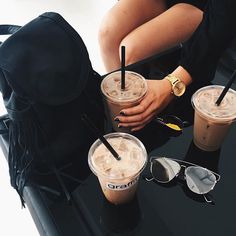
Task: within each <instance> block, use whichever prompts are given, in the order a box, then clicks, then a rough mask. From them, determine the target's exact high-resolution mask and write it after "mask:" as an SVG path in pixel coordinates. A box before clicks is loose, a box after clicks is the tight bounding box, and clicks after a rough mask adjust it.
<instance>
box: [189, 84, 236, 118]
mask: <svg viewBox="0 0 236 236" xmlns="http://www.w3.org/2000/svg"><path fill="white" fill-rule="evenodd" d="M210 87H217V88H222V89H224V86H223V85H215V84H213V85H208V86H204V87H202V88H200V89H198V90H197V91H195V93H194V94H193V95H192V97H191V104H192V107H193V109H194V110H197V111H198V112H199V115H200V116H201V117H203V118H206V119H208V118H210V119H211V121H212V122H215V123H226V122H227V123H231V122H234V121H236V112H235V113H233V114H232V115H231V117H214V116H212V115H211V113H207V112H202V111H201V110H200V109H199V108H198V107H197V106H196V104H195V102H194V98H195V96H196V95H197V94H198V93H199V92H200V91H202V90H205V89H207V88H210ZM229 91H231V92H233V93H235V94H236V91H235V90H234V89H232V88H230V89H229ZM233 115H234V118H232V117H233Z"/></svg>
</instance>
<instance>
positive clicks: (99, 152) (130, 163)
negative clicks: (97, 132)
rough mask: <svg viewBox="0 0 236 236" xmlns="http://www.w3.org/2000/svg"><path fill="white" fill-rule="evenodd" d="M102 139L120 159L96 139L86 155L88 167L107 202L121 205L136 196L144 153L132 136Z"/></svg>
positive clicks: (123, 135) (143, 148)
mask: <svg viewBox="0 0 236 236" xmlns="http://www.w3.org/2000/svg"><path fill="white" fill-rule="evenodd" d="M104 137H105V138H106V139H107V141H108V142H109V143H110V144H111V146H112V147H113V148H114V149H115V150H116V152H118V154H119V156H121V160H119V161H118V160H116V159H115V158H114V156H113V155H112V154H111V153H110V152H109V151H108V149H107V148H106V147H105V146H104V144H103V143H102V142H101V141H100V139H98V140H96V141H95V142H94V143H93V145H92V146H91V148H90V150H89V153H88V163H89V167H90V169H91V170H92V172H93V173H94V174H95V175H96V176H97V178H98V180H99V183H100V186H101V189H102V191H103V194H104V196H105V197H106V199H107V200H108V201H109V202H111V203H113V204H116V205H117V204H124V203H127V202H129V201H131V200H132V199H133V198H134V196H135V193H136V189H137V186H138V180H139V176H140V173H141V172H142V171H143V169H144V168H145V166H146V164H147V152H146V149H145V147H144V145H143V144H142V142H141V141H140V140H139V139H137V138H136V137H134V136H133V135H130V134H127V133H119V132H116V133H110V134H107V135H105V136H104Z"/></svg>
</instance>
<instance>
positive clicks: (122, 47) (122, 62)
mask: <svg viewBox="0 0 236 236" xmlns="http://www.w3.org/2000/svg"><path fill="white" fill-rule="evenodd" d="M124 89H125V46H121V90H124Z"/></svg>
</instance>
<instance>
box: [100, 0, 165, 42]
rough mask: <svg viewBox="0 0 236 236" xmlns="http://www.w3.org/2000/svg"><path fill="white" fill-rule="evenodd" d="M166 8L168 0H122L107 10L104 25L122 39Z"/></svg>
mask: <svg viewBox="0 0 236 236" xmlns="http://www.w3.org/2000/svg"><path fill="white" fill-rule="evenodd" d="M165 10H166V0H120V1H118V2H117V3H116V4H115V5H114V6H113V7H112V8H111V9H110V10H109V11H108V12H107V14H106V15H105V17H104V18H103V21H102V25H103V26H106V27H105V28H107V29H108V30H109V31H114V32H115V34H116V37H120V39H122V38H123V37H125V36H126V35H127V34H128V33H130V32H131V31H132V30H134V29H135V28H137V27H138V26H140V25H142V24H144V23H145V22H147V21H149V20H150V19H152V18H154V17H156V16H157V15H159V14H161V13H162V12H163V11H165ZM108 33H110V32H108Z"/></svg>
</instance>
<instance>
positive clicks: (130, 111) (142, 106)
mask: <svg viewBox="0 0 236 236" xmlns="http://www.w3.org/2000/svg"><path fill="white" fill-rule="evenodd" d="M152 101H153V95H152V94H151V93H147V95H146V96H145V97H144V98H143V100H142V101H141V102H140V103H139V104H138V105H137V106H134V107H131V108H127V109H122V110H121V112H120V113H121V114H124V115H127V116H131V115H135V114H140V113H143V112H144V111H145V110H146V109H147V108H148V107H149V106H150V104H151V103H152Z"/></svg>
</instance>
